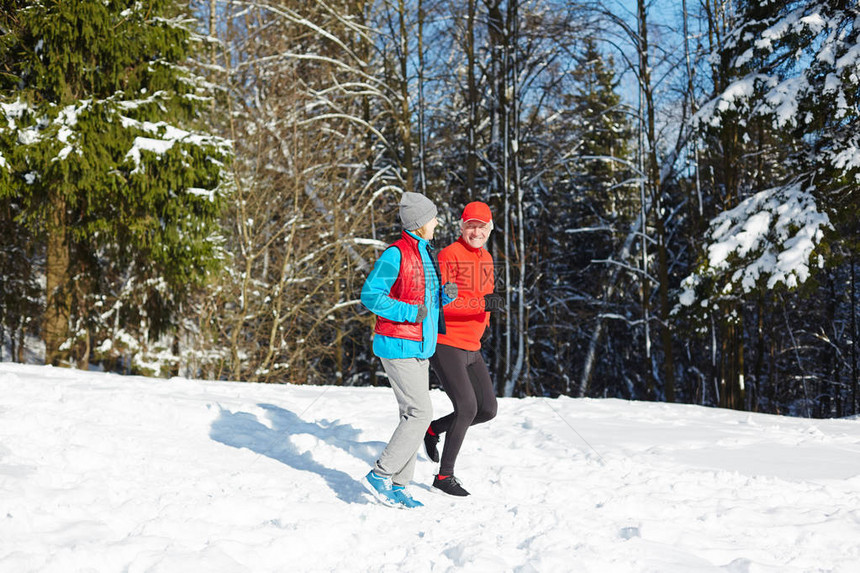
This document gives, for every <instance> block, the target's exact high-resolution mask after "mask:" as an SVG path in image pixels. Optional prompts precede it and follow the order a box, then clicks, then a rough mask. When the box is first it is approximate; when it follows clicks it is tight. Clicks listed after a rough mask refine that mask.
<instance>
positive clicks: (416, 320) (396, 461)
mask: <svg viewBox="0 0 860 573" xmlns="http://www.w3.org/2000/svg"><path fill="white" fill-rule="evenodd" d="M400 221H401V223H402V224H403V228H404V231H403V233H402V235H401V237H400V239H399V240H397V241H395V242H394V243H393V244H392V245H390V246H389V247H388V248H387V249H386V250H385V251H384V252H383V253H382V255H380V257H379V259H378V260H377V261H376V263H375V264H374V265H373V270H372V271H371V272H370V274H369V275H368V277H367V280H366V281H365V282H364V286H363V287H362V289H361V302H362V304H363V305H364V306H365V307H367V309H368V310H370V311H371V312H372V313H374V314H375V315H376V326H375V328H374V337H373V353H374V354H375V355H376V356H378V357H379V359H380V360H381V361H382V367H383V368H384V369H385V373H386V374H387V375H388V380H389V382H390V383H391V388H392V389H393V390H394V396H395V397H396V398H397V404H398V406H399V409H400V423H399V424H398V426H397V428H396V429H395V430H394V434H393V435H392V436H391V440H389V442H388V445H386V446H385V449H384V450H383V451H382V454H381V455H380V456H379V459H378V460H377V461H376V463H375V464H374V466H373V469H371V470H370V471H369V472H368V474H367V475H366V476H365V477H364V479H363V480H362V483H363V484H364V487H365V488H367V490H368V491H369V492H370V493H371V494H372V495H373V496H374V497H375V498H376V499H378V500H379V501H380V502H382V503H384V504H385V505H389V506H402V507H408V508H412V507H421V506H422V505H423V504H422V503H421V502H419V501H416V500H415V499H414V498H413V497H412V495H411V494H410V493H409V490H408V489H406V486H407V485H408V484H409V482H410V481H411V480H412V476H413V474H414V472H415V458H416V454H417V452H418V448H419V447H420V446H421V440H422V436H423V435H424V432H425V430H426V429H427V424H429V423H430V420H432V419H433V408H432V405H431V403H430V390H429V387H430V385H429V360H428V359H429V358H430V357H431V356H432V355H433V353H434V352H435V350H436V337H437V335H438V333H439V331H440V329H442V330H443V331H444V319H443V317H442V305H444V304H447V303H448V302H450V301H451V300H453V299H454V298H456V296H457V293H456V290H457V289H456V286H455V285H453V284H450V285H445V287H444V288H443V287H442V286H441V285H442V282H441V281H440V277H439V270H438V268H437V266H436V263H435V262H434V258H433V254H432V253H433V248H432V246H431V245H430V240H431V239H432V238H433V232H434V230H435V229H436V225H438V224H439V222H438V221H437V220H436V206H435V205H434V204H433V203H432V202H431V201H430V200H429V199H428V198H427V197H425V196H424V195H422V194H420V193H411V192H408V191H407V192H405V193H403V198H402V200H401V201H400Z"/></svg>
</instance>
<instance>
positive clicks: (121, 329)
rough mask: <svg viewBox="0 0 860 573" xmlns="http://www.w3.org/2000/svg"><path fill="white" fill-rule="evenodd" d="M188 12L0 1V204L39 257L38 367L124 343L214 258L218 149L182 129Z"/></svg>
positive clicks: (91, 1) (194, 89)
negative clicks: (41, 357)
mask: <svg viewBox="0 0 860 573" xmlns="http://www.w3.org/2000/svg"><path fill="white" fill-rule="evenodd" d="M188 22H189V21H188V20H186V19H184V18H183V16H182V13H181V10H180V6H179V5H178V3H177V2H175V1H173V0H152V1H150V2H146V3H141V2H136V1H133V0H125V1H112V0H105V1H103V0H79V1H76V2H63V1H58V0H42V1H38V2H24V1H18V2H14V1H13V2H6V3H4V4H3V5H2V12H0V28H2V36H0V70H2V74H0V178H2V180H3V185H2V187H0V201H7V202H8V201H11V200H14V202H15V203H16V205H18V208H19V211H18V212H17V213H16V216H15V223H16V224H17V225H21V226H23V227H25V228H26V229H28V230H29V231H30V232H32V233H33V234H34V237H35V239H36V241H37V244H38V246H39V250H40V252H41V257H40V262H41V264H42V266H43V269H42V271H43V272H44V275H45V283H46V290H45V293H44V296H45V306H44V316H43V320H42V330H41V336H42V338H43V339H44V341H45V361H46V363H52V364H59V363H63V362H66V361H67V360H69V359H72V360H75V361H77V362H78V363H79V364H80V365H85V364H86V363H87V362H88V361H89V358H90V353H91V351H92V349H93V348H94V347H96V346H97V345H98V347H99V348H101V349H102V351H107V350H108V349H109V348H111V347H114V348H115V345H116V343H117V341H118V340H124V341H125V342H124V344H125V345H126V346H127V347H128V352H134V351H135V350H137V349H138V348H139V345H140V344H141V342H142V341H146V340H147V339H148V338H150V337H157V336H159V335H161V334H162V333H164V332H166V331H167V330H169V328H170V327H171V325H172V321H173V320H174V316H175V312H176V310H177V308H178V306H179V305H180V304H181V302H182V300H183V298H184V296H185V295H186V294H187V293H188V291H189V288H191V287H192V286H193V285H195V284H197V283H198V282H199V281H200V280H201V278H202V277H203V276H204V273H205V271H206V270H207V269H209V268H212V266H213V265H214V264H215V263H216V261H217V258H218V255H219V249H218V244H217V242H216V241H215V240H213V234H214V229H215V226H214V225H215V223H216V221H217V217H218V213H219V210H220V207H221V204H222V195H223V190H224V188H225V184H224V181H225V177H224V171H223V169H224V162H225V160H226V159H227V158H228V156H229V153H230V146H229V143H228V142H226V141H225V140H223V139H220V138H217V137H214V136H211V135H209V134H207V133H206V132H205V131H200V130H197V129H195V128H196V127H197V125H198V124H199V113H198V111H199V109H200V107H201V104H203V103H204V102H205V101H206V97H205V95H206V94H205V92H204V91H203V89H202V87H201V82H200V81H199V80H197V79H196V78H195V77H194V75H193V74H192V73H191V72H190V71H189V70H188V69H187V68H186V67H184V64H185V63H186V61H187V59H188V56H189V53H190V50H191V48H192V44H193V43H194V39H195V38H194V35H193V33H192V32H191V31H190V30H189V29H188V28H187V27H186V25H187V24H188ZM0 240H4V239H0Z"/></svg>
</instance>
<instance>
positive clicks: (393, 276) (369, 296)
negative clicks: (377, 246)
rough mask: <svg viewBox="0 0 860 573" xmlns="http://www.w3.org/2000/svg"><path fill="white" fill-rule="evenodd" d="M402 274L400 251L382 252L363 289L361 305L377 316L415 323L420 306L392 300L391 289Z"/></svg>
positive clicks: (391, 248) (389, 250)
mask: <svg viewBox="0 0 860 573" xmlns="http://www.w3.org/2000/svg"><path fill="white" fill-rule="evenodd" d="M399 273H400V250H399V249H397V248H396V247H389V248H388V249H385V251H383V252H382V254H381V255H380V256H379V258H378V259H377V260H376V263H374V265H373V270H371V271H370V274H369V275H367V279H366V280H365V281H364V286H362V287H361V304H363V305H364V306H365V308H367V310H369V311H370V312H372V313H373V314H375V315H377V316H381V317H383V318H387V319H388V320H393V321H394V322H415V319H416V318H417V317H418V306H417V305H414V304H409V303H408V302H403V301H401V300H396V299H393V298H391V296H390V293H391V287H393V286H394V283H395V282H396V281H397V275H398V274H399Z"/></svg>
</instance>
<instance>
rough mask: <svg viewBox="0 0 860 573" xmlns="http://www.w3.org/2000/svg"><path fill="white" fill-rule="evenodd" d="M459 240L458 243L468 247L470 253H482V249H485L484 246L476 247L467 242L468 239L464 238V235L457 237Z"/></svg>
mask: <svg viewBox="0 0 860 573" xmlns="http://www.w3.org/2000/svg"><path fill="white" fill-rule="evenodd" d="M457 242H458V243H460V244H461V245H463V247H465V249H466V250H467V251H469V252H470V253H480V252H481V251H483V250H484V247H478V248H477V249H476V248H475V247H473V246H472V245H470V244H469V243H467V242H466V239H464V238H463V235H460V236H459V237H458V238H457ZM484 246H486V243H485V244H484Z"/></svg>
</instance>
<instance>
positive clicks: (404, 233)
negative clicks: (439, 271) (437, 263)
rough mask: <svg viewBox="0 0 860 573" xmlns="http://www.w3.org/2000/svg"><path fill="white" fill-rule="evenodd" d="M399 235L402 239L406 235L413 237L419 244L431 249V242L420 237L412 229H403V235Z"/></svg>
mask: <svg viewBox="0 0 860 573" xmlns="http://www.w3.org/2000/svg"><path fill="white" fill-rule="evenodd" d="M401 236H402V237H403V238H404V239H405V238H407V236H408V238H410V239H413V240H415V241H418V244H419V245H426V246H427V248H428V249H430V250H431V251H432V250H433V243H431V242H430V241H428V240H427V239H422V238H421V237H419V236H418V235H416V234H414V233H413V232H412V231H407V230H406V229H404V230H403V235H401Z"/></svg>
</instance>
